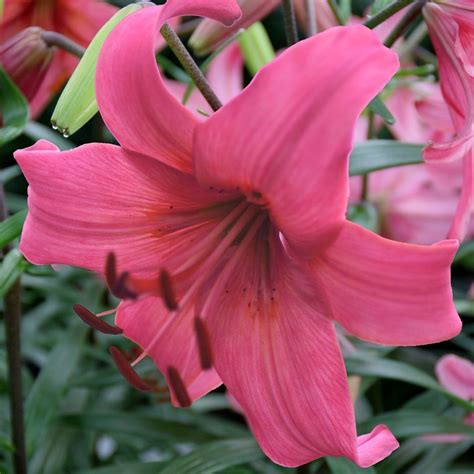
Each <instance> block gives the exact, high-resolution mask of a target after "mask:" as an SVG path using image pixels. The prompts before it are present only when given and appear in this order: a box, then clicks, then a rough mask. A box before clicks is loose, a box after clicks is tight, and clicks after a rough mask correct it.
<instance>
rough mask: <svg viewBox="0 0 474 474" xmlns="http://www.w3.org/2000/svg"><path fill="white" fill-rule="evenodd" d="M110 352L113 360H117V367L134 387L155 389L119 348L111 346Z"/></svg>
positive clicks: (150, 390) (141, 389) (145, 390)
mask: <svg viewBox="0 0 474 474" xmlns="http://www.w3.org/2000/svg"><path fill="white" fill-rule="evenodd" d="M109 352H110V355H111V356H112V359H113V361H114V362H115V365H116V366H117V369H118V370H119V372H120V373H121V374H122V376H123V378H124V379H125V380H126V381H127V382H128V383H129V384H130V385H131V386H132V387H134V388H136V389H137V390H140V391H141V392H152V391H153V387H151V386H150V385H148V384H147V383H146V382H145V381H144V380H142V379H141V378H140V376H139V375H138V374H137V373H136V372H135V371H134V370H133V368H132V367H131V365H130V364H129V362H128V360H127V359H126V357H125V355H124V354H123V352H122V351H121V350H120V349H119V348H117V347H115V346H111V347H110V348H109Z"/></svg>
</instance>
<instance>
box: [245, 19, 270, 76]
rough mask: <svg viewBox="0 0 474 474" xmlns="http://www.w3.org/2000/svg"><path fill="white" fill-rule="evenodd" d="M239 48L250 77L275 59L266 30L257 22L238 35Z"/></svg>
mask: <svg viewBox="0 0 474 474" xmlns="http://www.w3.org/2000/svg"><path fill="white" fill-rule="evenodd" d="M239 46H240V50H241V52H242V55H243V56H244V60H245V64H246V66H247V68H248V70H249V72H250V74H251V75H252V76H255V74H257V72H258V71H259V70H260V69H262V67H263V66H265V64H268V63H270V62H271V61H273V59H274V58H275V50H274V49H273V45H272V42H271V41H270V37H269V36H268V33H267V30H266V29H265V27H264V26H263V25H262V23H260V22H259V21H258V22H256V23H254V24H253V25H252V26H250V27H249V28H247V30H245V31H244V32H243V33H242V34H241V35H240V37H239Z"/></svg>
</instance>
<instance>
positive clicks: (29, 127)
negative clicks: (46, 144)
mask: <svg viewBox="0 0 474 474" xmlns="http://www.w3.org/2000/svg"><path fill="white" fill-rule="evenodd" d="M23 134H24V135H26V136H27V137H28V138H30V139H31V140H33V141H34V142H36V141H37V140H41V139H42V138H43V139H45V140H48V141H50V142H51V143H54V144H55V145H56V146H57V147H58V148H59V149H60V150H63V151H64V150H71V149H72V148H74V147H75V145H74V143H72V142H71V141H70V140H67V139H66V138H63V137H62V136H61V135H59V134H57V133H56V132H55V131H54V130H53V129H52V128H50V127H46V125H43V124H42V123H38V122H28V123H27V124H26V125H25V129H24V130H23Z"/></svg>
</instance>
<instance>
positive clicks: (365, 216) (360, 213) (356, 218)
mask: <svg viewBox="0 0 474 474" xmlns="http://www.w3.org/2000/svg"><path fill="white" fill-rule="evenodd" d="M347 217H348V219H349V220H350V221H352V222H355V223H356V224H359V225H361V226H362V227H365V228H366V229H369V230H371V231H372V232H375V233H377V234H378V233H379V232H380V219H379V212H378V210H377V208H376V207H375V206H374V205H373V204H372V203H370V202H364V203H360V204H350V205H349V210H348V215H347Z"/></svg>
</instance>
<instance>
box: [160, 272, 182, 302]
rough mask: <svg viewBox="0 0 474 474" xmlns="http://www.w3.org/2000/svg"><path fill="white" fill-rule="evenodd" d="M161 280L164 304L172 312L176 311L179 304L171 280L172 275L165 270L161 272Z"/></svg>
mask: <svg viewBox="0 0 474 474" xmlns="http://www.w3.org/2000/svg"><path fill="white" fill-rule="evenodd" d="M159 279H160V286H161V296H162V297H163V302H164V303H165V305H166V307H167V308H168V309H169V310H170V311H176V310H177V309H178V302H177V301H176V296H175V293H174V288H173V282H172V280H171V276H170V274H169V273H168V272H167V271H166V270H165V269H164V268H162V269H161V270H160V277H159Z"/></svg>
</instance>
